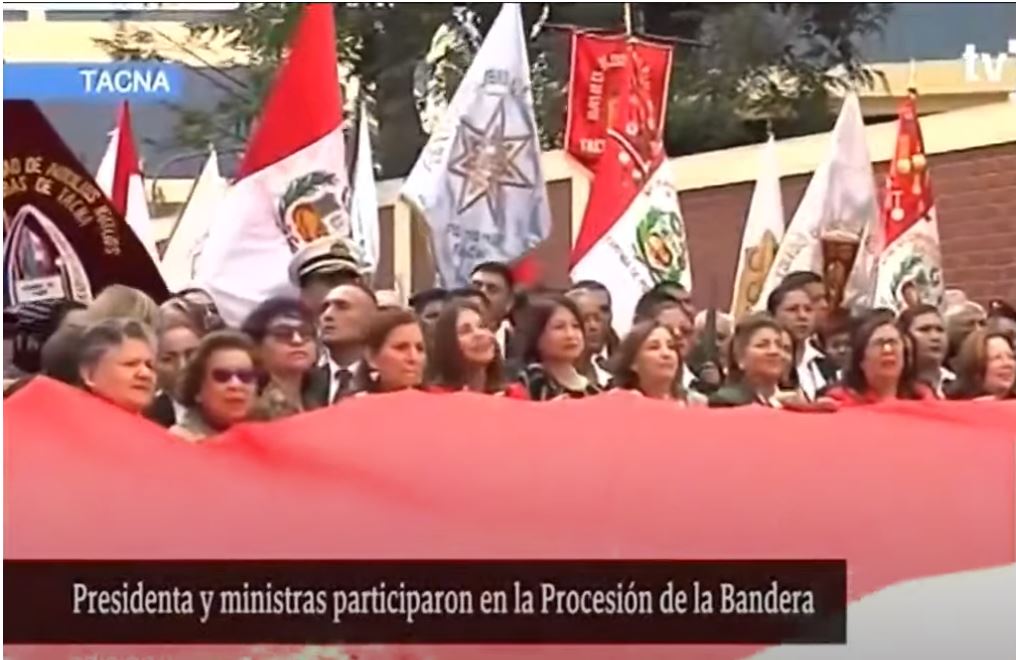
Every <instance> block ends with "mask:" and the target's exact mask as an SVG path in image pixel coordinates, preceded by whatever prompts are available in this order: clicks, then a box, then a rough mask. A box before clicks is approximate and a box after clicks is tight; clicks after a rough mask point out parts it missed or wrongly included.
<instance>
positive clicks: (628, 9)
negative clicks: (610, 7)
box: [624, 2, 632, 37]
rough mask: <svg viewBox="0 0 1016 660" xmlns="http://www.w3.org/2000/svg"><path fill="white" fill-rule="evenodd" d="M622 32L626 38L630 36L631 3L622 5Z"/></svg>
mask: <svg viewBox="0 0 1016 660" xmlns="http://www.w3.org/2000/svg"><path fill="white" fill-rule="evenodd" d="M624 32H625V34H626V35H627V36H628V37H631V35H632V29H631V3H630V2H626V3H624Z"/></svg>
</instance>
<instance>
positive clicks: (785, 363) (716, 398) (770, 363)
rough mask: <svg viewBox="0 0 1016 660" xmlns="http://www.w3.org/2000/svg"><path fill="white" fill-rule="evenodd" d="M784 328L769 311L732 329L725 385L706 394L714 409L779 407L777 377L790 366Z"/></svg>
mask: <svg viewBox="0 0 1016 660" xmlns="http://www.w3.org/2000/svg"><path fill="white" fill-rule="evenodd" d="M784 332H785V330H784V328H783V326H782V325H780V324H779V323H778V322H777V321H776V319H774V318H773V317H772V316H770V315H769V314H765V313H758V314H752V315H751V316H748V317H746V318H745V319H743V320H742V321H741V322H739V323H738V324H737V326H736V327H735V328H734V338H733V340H732V341H731V344H730V361H729V363H730V373H729V375H728V377H727V384H726V385H725V386H723V387H721V388H720V389H719V390H717V391H716V392H714V393H713V394H711V395H710V396H709V405H710V406H711V407H715V408H727V407H733V406H746V405H751V404H760V405H763V406H768V407H770V408H781V407H783V404H782V402H781V398H780V396H779V388H780V380H781V379H782V378H783V377H784V374H786V373H787V370H788V368H790V367H791V366H792V365H793V360H792V356H791V355H790V354H789V352H788V346H787V344H786V340H785V337H784Z"/></svg>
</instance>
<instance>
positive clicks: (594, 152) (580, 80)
mask: <svg viewBox="0 0 1016 660" xmlns="http://www.w3.org/2000/svg"><path fill="white" fill-rule="evenodd" d="M629 49H630V50H631V51H634V52H635V53H637V54H638V57H639V61H640V64H641V68H642V71H643V73H644V75H645V77H646V82H647V85H646V89H647V98H648V99H649V102H650V104H651V105H650V108H651V110H650V119H651V123H652V128H651V130H652V131H653V133H654V134H655V139H657V140H662V139H663V120H664V116H665V115H666V107H667V88H668V87H669V84H670V66H671V61H672V57H673V49H672V48H671V47H670V46H665V45H663V44H657V43H653V42H649V41H643V40H641V39H634V38H631V37H626V35H624V34H591V33H588V32H586V33H583V32H577V31H576V32H573V33H572V44H571V72H570V74H569V83H568V119H567V124H566V127H565V141H564V143H565V149H566V150H567V152H568V153H569V154H571V155H572V156H573V157H575V159H576V160H578V161H579V162H580V163H582V164H583V165H585V166H586V167H587V168H589V169H590V170H591V171H593V172H595V171H596V169H597V165H598V163H599V161H600V158H601V156H602V155H603V153H604V150H605V148H606V142H607V129H608V128H611V127H615V128H616V127H618V126H620V125H619V124H617V123H616V122H613V121H611V120H612V119H613V117H612V114H613V113H614V112H615V111H616V110H617V109H619V108H617V107H616V106H618V105H620V102H621V99H622V98H623V97H622V95H621V94H622V93H623V89H624V85H625V84H626V83H625V82H624V81H623V79H622V78H623V76H624V75H626V73H625V69H626V66H625V64H624V62H625V56H626V53H627V52H628V50H629Z"/></svg>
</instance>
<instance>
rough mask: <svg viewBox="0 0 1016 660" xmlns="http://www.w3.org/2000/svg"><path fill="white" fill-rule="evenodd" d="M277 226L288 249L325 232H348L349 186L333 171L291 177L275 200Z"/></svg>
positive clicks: (326, 233)
mask: <svg viewBox="0 0 1016 660" xmlns="http://www.w3.org/2000/svg"><path fill="white" fill-rule="evenodd" d="M276 221H277V222H278V224H279V228H280V229H281V230H282V233H283V234H284V235H285V236H286V241H287V242H288V243H289V247H290V249H291V250H293V251H296V250H297V249H299V248H300V247H301V246H303V245H306V244H307V243H310V242H311V241H313V240H315V239H318V238H321V237H323V236H328V235H329V234H340V235H348V233H349V187H348V186H346V185H345V182H343V181H341V180H340V179H339V177H338V176H337V175H336V174H335V173H334V172H325V171H324V170H315V171H313V172H309V173H307V174H305V175H303V176H301V177H298V178H296V179H293V180H292V181H291V182H290V183H289V185H288V186H287V187H286V191H285V192H284V193H283V194H282V197H281V199H280V200H279V208H278V218H277V219H276Z"/></svg>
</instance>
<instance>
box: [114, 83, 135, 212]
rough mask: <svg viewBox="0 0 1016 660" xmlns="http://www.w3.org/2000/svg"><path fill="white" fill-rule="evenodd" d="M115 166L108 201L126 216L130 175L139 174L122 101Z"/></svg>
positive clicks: (129, 122)
mask: <svg viewBox="0 0 1016 660" xmlns="http://www.w3.org/2000/svg"><path fill="white" fill-rule="evenodd" d="M116 128H117V141H116V166H115V168H114V169H113V190H112V193H111V195H110V199H109V201H110V202H112V204H113V208H114V209H116V211H117V213H119V214H120V215H122V216H124V217H127V193H128V190H129V186H130V180H131V177H132V176H134V175H135V174H138V175H140V174H141V165H140V163H138V152H137V150H136V149H135V147H134V131H133V130H131V111H130V107H129V106H128V104H127V101H124V102H123V103H121V104H120V112H119V114H118V115H117V118H116Z"/></svg>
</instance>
